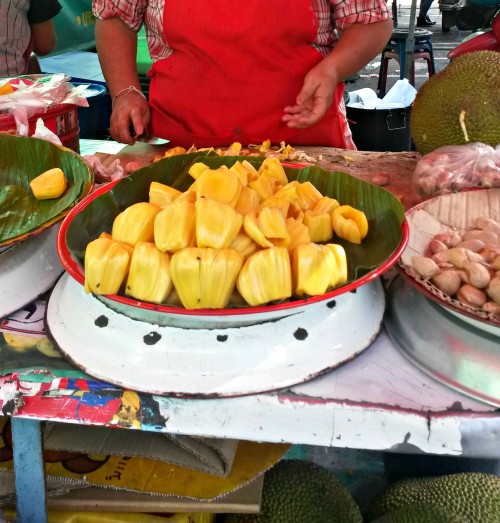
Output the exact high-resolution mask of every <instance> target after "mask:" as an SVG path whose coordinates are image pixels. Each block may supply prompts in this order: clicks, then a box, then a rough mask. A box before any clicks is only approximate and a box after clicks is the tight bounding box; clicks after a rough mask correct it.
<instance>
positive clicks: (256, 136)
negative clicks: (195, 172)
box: [94, 0, 392, 149]
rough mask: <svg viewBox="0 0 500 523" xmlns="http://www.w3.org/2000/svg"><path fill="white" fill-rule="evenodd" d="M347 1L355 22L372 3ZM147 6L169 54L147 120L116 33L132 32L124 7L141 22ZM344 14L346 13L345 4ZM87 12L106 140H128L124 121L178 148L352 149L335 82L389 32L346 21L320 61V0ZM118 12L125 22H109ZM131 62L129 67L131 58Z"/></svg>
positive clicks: (166, 2)
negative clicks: (106, 118) (107, 111)
mask: <svg viewBox="0 0 500 523" xmlns="http://www.w3.org/2000/svg"><path fill="white" fill-rule="evenodd" d="M141 2H142V4H141ZM144 2H145V3H146V5H144ZM356 2H357V4H360V3H362V4H363V6H364V7H365V10H364V11H363V9H361V11H363V15H360V16H365V18H364V19H363V20H364V21H366V20H367V19H366V11H367V8H366V6H367V5H371V4H377V5H379V4H380V1H378V0H345V2H344V3H346V4H349V3H351V4H354V3H356ZM106 4H107V5H106ZM109 4H116V6H115V8H112V7H110V6H109ZM152 4H154V7H155V9H157V10H158V9H161V10H162V13H163V16H162V17H161V18H162V26H161V27H160V28H159V29H158V28H156V30H157V32H158V33H161V34H160V35H157V37H158V36H159V38H160V39H161V40H162V41H163V43H165V44H166V47H168V49H169V51H168V53H167V54H166V56H165V57H162V58H160V59H157V60H156V61H155V62H154V65H153V67H152V69H151V71H150V76H151V85H150V91H149V106H150V114H148V109H146V108H145V101H144V100H142V99H141V95H140V92H138V91H139V85H138V84H137V80H135V82H136V83H134V78H132V77H131V75H130V73H131V70H132V72H133V68H132V65H131V64H130V60H128V62H125V60H124V59H123V56H124V55H123V53H125V54H130V53H129V50H128V45H129V43H130V42H129V39H128V38H129V37H128V36H127V38H126V39H125V40H120V38H121V37H122V36H123V35H121V34H120V32H119V30H125V31H126V30H128V31H130V32H132V31H134V30H137V29H138V27H137V26H133V25H132V22H131V21H130V19H127V18H126V17H123V13H124V12H126V11H127V10H128V11H129V12H130V10H131V9H132V7H131V6H132V5H134V6H135V9H136V10H137V11H138V12H139V11H141V8H140V6H141V5H142V9H143V10H144V9H145V11H143V12H145V17H144V19H145V22H146V24H147V23H148V18H149V19H151V18H152V17H154V15H155V13H154V10H152ZM382 4H383V5H384V6H385V2H383V0H382ZM148 9H149V11H148ZM345 9H347V10H348V11H349V9H348V6H347V5H346V7H345ZM380 9H381V10H382V11H383V8H380ZM94 12H95V14H96V15H97V16H98V17H99V18H100V20H99V21H98V24H97V28H96V43H97V47H98V52H99V57H100V60H101V64H102V67H103V72H104V75H105V77H106V80H107V82H108V87H109V89H110V92H111V94H112V95H114V111H113V115H112V120H111V133H112V135H113V136H114V138H115V139H117V140H119V141H123V142H126V143H131V142H132V141H133V138H132V137H130V135H129V127H130V125H127V124H132V126H133V127H134V129H135V132H136V133H137V134H141V133H142V132H143V130H144V129H145V128H146V126H147V125H149V130H150V132H151V134H153V135H154V136H161V137H164V138H167V139H169V140H170V142H171V143H172V145H181V146H184V147H190V146H191V145H195V146H196V147H208V146H225V145H229V144H231V143H233V142H236V141H237V142H240V143H242V144H245V145H246V144H250V143H261V142H263V141H264V140H268V139H269V140H271V142H272V143H279V142H281V141H285V142H286V143H289V144H300V145H324V146H333V147H341V148H347V149H349V148H350V149H352V148H354V144H353V142H352V139H351V134H350V131H349V127H348V125H347V121H346V117H345V107H344V103H343V91H344V86H343V83H342V80H343V78H345V77H346V76H349V75H350V74H353V73H354V72H356V71H357V70H359V69H360V68H361V67H363V65H364V64H365V63H366V62H368V61H369V60H370V59H371V58H372V57H373V56H374V55H376V54H377V53H378V52H380V50H381V48H382V47H383V46H384V44H385V43H386V42H387V41H388V39H389V37H390V34H391V29H392V23H391V22H390V20H388V13H384V14H382V15H380V18H381V19H385V20H386V21H385V22H383V21H379V19H377V18H375V21H379V23H373V24H371V23H370V24H363V23H361V24H360V23H355V24H352V25H351V26H349V27H347V28H346V30H345V32H344V33H343V36H342V38H341V39H340V40H339V42H338V44H337V47H338V48H339V50H340V51H339V52H338V53H337V55H338V56H337V57H336V56H335V54H334V53H331V54H330V55H328V56H327V57H326V58H325V56H324V54H322V53H321V52H320V50H319V49H318V46H317V45H316V37H317V33H318V28H319V24H320V23H324V20H320V17H319V16H318V12H320V14H321V15H323V16H325V15H327V16H331V13H330V4H329V2H327V1H326V0H294V1H292V2H290V0H273V1H272V2H269V1H254V2H244V3H238V5H237V7H235V4H234V2H231V1H230V0H217V1H215V2H205V1H195V2H190V4H189V7H188V8H186V3H185V2H182V1H180V0H149V2H148V1H147V0H136V1H135V2H134V1H133V0H112V1H111V2H110V1H109V0H108V1H106V2H104V0H94ZM119 14H122V18H123V20H124V22H125V23H122V20H117V19H116V17H117V16H118V15H119ZM368 14H369V15H370V16H371V15H372V13H370V12H368ZM156 16H158V12H156ZM371 20H372V18H370V17H369V18H368V21H371ZM103 22H104V23H103ZM107 22H110V23H107ZM106 23H107V24H106ZM104 24H106V26H105V27H104ZM120 24H121V26H122V27H120ZM125 24H127V26H126V25H125ZM355 26H361V27H362V28H364V29H365V30H366V34H364V36H365V38H363V39H360V35H361V32H360V31H359V27H358V28H356V30H355V29H354V27H355ZM368 26H370V27H369V31H368ZM375 26H377V30H376V31H375V32H374V31H373V28H375ZM139 27H140V25H139ZM117 31H118V32H117ZM370 33H372V34H374V35H375V36H376V42H373V41H372V39H370ZM344 35H345V36H344ZM130 38H132V35H130ZM365 39H368V41H369V42H370V45H366V43H365V42H364V40H365ZM118 41H120V42H121V44H120V47H118ZM124 42H125V43H124ZM360 46H361V47H362V49H361V50H360ZM113 49H115V51H116V52H114V50H113ZM150 49H151V46H150ZM372 55H373V56H372ZM342 56H343V57H344V60H343V61H342V59H341V58H342ZM133 57H134V64H133V66H134V67H135V52H134V53H133ZM346 58H347V59H346ZM119 65H120V67H119ZM119 70H120V74H118V71H119ZM135 76H137V75H135ZM299 93H300V94H299ZM308 94H309V96H308ZM118 105H119V107H118ZM115 113H116V114H115Z"/></svg>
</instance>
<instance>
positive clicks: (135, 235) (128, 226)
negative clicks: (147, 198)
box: [111, 202, 161, 246]
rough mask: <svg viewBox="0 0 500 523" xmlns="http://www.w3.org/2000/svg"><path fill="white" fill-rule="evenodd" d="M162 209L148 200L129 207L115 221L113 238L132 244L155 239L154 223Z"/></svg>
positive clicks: (112, 231) (112, 232)
mask: <svg viewBox="0 0 500 523" xmlns="http://www.w3.org/2000/svg"><path fill="white" fill-rule="evenodd" d="M160 210H161V209H160V208H159V207H158V206H157V205H154V204H152V203H147V202H139V203H134V204H133V205H131V206H129V207H127V208H126V209H125V210H124V211H122V212H121V213H120V214H118V216H117V217H116V218H115V219H114V221H113V228H112V230H111V236H112V237H113V240H116V241H118V242H122V243H127V244H128V245H132V246H134V245H135V244H136V243H137V242H139V241H142V242H152V241H154V223H155V218H156V215H157V214H158V213H159V212H160Z"/></svg>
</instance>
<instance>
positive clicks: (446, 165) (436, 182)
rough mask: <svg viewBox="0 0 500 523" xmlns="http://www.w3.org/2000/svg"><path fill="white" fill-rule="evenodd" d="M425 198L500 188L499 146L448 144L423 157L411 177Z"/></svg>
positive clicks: (419, 192)
mask: <svg viewBox="0 0 500 523" xmlns="http://www.w3.org/2000/svg"><path fill="white" fill-rule="evenodd" d="M413 184H414V187H415V189H416V191H417V193H418V194H419V195H420V196H422V197H425V198H428V197H430V196H436V195H438V194H445V193H449V192H458V191H461V190H464V189H471V188H473V187H500V146H497V147H496V148H493V147H490V146H489V145H485V144H483V143H469V144H466V145H447V146H445V147H440V148H439V149H436V150H435V151H432V152H431V153H428V154H426V155H425V156H423V157H422V158H421V159H420V160H419V161H418V163H417V166H416V168H415V173H414V175H413Z"/></svg>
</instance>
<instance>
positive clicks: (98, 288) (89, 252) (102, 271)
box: [84, 238, 130, 294]
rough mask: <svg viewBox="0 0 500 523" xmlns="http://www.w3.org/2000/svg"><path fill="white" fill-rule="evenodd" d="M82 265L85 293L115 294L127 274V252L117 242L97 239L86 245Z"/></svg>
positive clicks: (128, 258) (128, 262)
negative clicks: (83, 267)
mask: <svg viewBox="0 0 500 523" xmlns="http://www.w3.org/2000/svg"><path fill="white" fill-rule="evenodd" d="M84 265H85V285H84V289H85V292H92V293H94V294H116V293H117V292H118V291H119V290H120V287H121V286H122V283H123V282H124V281H125V278H126V276H127V273H128V269H129V265H130V255H129V251H128V249H127V248H126V247H124V246H123V245H121V244H120V243H119V242H117V241H114V240H110V239H108V238H97V239H96V240H93V241H91V242H90V243H89V244H88V245H87V248H86V250H85V263H84Z"/></svg>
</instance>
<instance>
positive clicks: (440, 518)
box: [372, 503, 469, 523]
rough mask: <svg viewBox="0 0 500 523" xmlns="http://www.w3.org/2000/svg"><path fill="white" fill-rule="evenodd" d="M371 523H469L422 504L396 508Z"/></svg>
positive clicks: (446, 512)
mask: <svg viewBox="0 0 500 523" xmlns="http://www.w3.org/2000/svg"><path fill="white" fill-rule="evenodd" d="M372 523H469V520H468V519H465V518H463V517H461V516H459V515H457V514H455V513H452V512H449V511H448V510H445V509H443V508H440V507H436V506H434V505H428V504H425V503H424V504H417V505H407V506H405V507H400V508H397V509H395V510H393V511H391V512H388V513H387V514H384V515H383V516H381V517H380V518H377V519H374V520H373V521H372Z"/></svg>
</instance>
